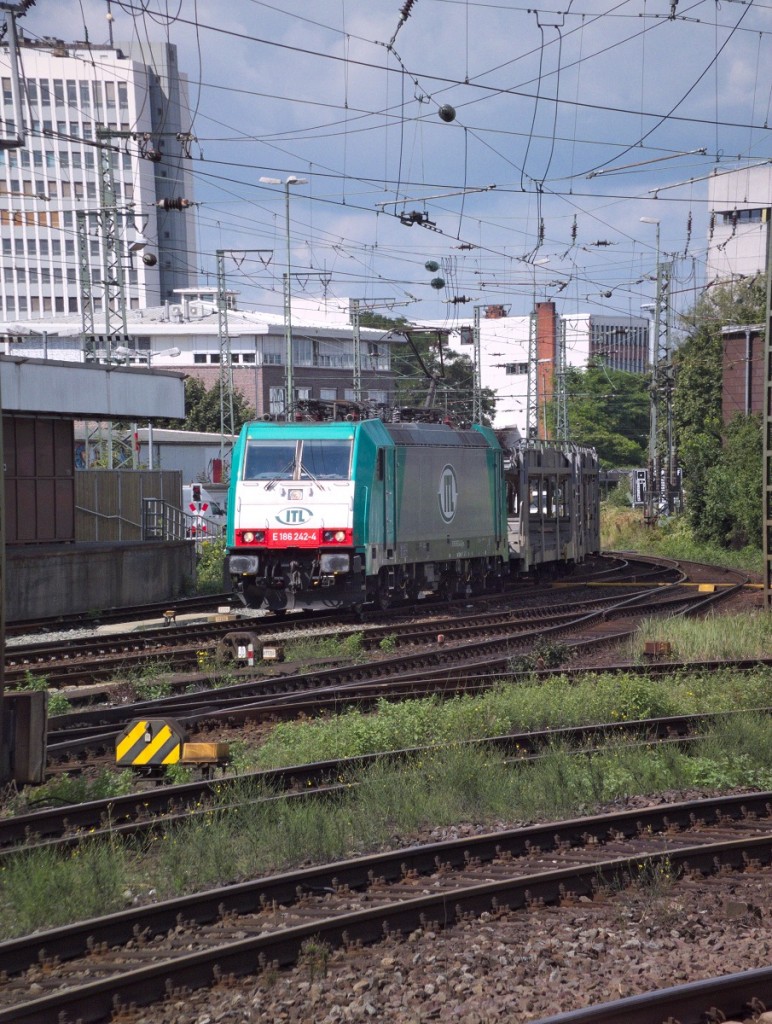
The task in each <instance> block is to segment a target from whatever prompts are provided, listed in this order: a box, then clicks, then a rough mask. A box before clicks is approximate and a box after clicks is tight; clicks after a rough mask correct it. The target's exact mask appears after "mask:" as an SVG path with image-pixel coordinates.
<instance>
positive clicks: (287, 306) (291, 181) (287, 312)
mask: <svg viewBox="0 0 772 1024" xmlns="http://www.w3.org/2000/svg"><path fill="white" fill-rule="evenodd" d="M260 181H262V182H263V184H265V185H284V216H285V223H286V235H287V271H286V273H285V275H284V344H285V350H286V355H285V359H286V368H287V369H286V385H285V397H284V415H285V417H286V419H287V420H288V421H289V420H291V419H292V418H293V414H292V407H293V405H294V393H295V388H294V381H293V373H292V370H293V367H292V285H291V283H290V281H291V278H290V267H291V262H292V247H291V241H290V199H289V197H290V185H307V184H308V178H298V177H297V176H296V175H294V174H290V175H289V177H288V178H285V179H284V181H282V180H281V178H261V179H260Z"/></svg>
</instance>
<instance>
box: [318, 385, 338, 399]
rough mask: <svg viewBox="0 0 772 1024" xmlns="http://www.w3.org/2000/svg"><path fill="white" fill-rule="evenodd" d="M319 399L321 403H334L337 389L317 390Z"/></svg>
mask: <svg viewBox="0 0 772 1024" xmlns="http://www.w3.org/2000/svg"><path fill="white" fill-rule="evenodd" d="M319 397H320V398H321V400H322V401H323V402H334V401H335V399H336V398H337V397H338V389H337V388H319Z"/></svg>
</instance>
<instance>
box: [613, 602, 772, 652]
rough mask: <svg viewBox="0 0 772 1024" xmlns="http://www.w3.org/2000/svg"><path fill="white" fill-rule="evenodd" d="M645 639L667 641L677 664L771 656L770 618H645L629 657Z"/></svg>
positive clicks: (764, 615) (763, 615) (763, 614)
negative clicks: (681, 662) (680, 662)
mask: <svg viewBox="0 0 772 1024" xmlns="http://www.w3.org/2000/svg"><path fill="white" fill-rule="evenodd" d="M647 640H667V641H669V642H670V644H671V646H672V657H673V658H674V659H675V660H677V661H710V660H720V659H723V658H745V659H748V660H752V659H753V658H768V657H769V656H770V654H772V615H770V614H769V613H768V612H764V611H759V612H758V613H756V614H749V615H716V614H715V613H711V614H710V615H708V616H707V617H706V618H704V619H684V618H681V617H678V618H671V619H647V620H646V621H645V622H643V623H641V626H640V628H639V629H638V632H637V633H636V635H635V637H634V638H633V639H632V640H631V641H630V656H631V657H632V658H635V657H636V656H638V655H640V652H641V651H642V650H643V646H644V644H645V642H646V641H647Z"/></svg>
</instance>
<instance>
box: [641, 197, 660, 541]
mask: <svg viewBox="0 0 772 1024" xmlns="http://www.w3.org/2000/svg"><path fill="white" fill-rule="evenodd" d="M641 224H655V225H656V228H657V242H656V244H657V291H656V297H655V300H654V318H653V321H652V326H651V399H650V402H649V487H648V493H647V495H646V501H645V503H644V518H646V519H648V520H649V521H650V522H654V520H655V519H656V516H657V511H658V509H659V496H660V482H661V481H660V465H659V453H658V450H657V431H658V429H659V425H658V423H657V414H658V410H657V405H658V395H657V385H658V381H657V375H658V369H659V366H658V364H659V335H660V324H661V321H662V273H661V270H660V265H659V226H660V225H659V220H658V219H657V218H656V217H641Z"/></svg>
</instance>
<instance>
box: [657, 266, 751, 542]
mask: <svg viewBox="0 0 772 1024" xmlns="http://www.w3.org/2000/svg"><path fill="white" fill-rule="evenodd" d="M765 318H766V283H765V280H764V278H763V277H756V278H748V279H746V280H743V281H736V282H731V283H728V284H726V285H721V286H718V287H715V288H712V289H711V290H710V291H709V292H706V293H705V295H703V296H702V298H701V299H700V300H699V301H698V302H697V303H696V305H695V306H694V309H693V310H691V311H690V313H688V314H687V315H686V316H685V317H684V322H685V325H686V332H687V336H686V339H685V341H684V342H683V343H682V344H681V345H680V346H679V348H678V349H676V352H675V354H674V365H675V371H676V388H675V392H674V398H673V419H674V424H675V431H676V443H677V446H678V459H679V463H680V465H681V468H682V471H683V480H684V491H685V495H686V512H687V516H688V520H689V524H690V525H691V527H692V530H693V531H694V535H695V537H697V538H698V539H701V540H709V541H713V542H714V543H717V544H721V545H726V544H737V543H748V542H754V543H759V539H760V536H761V533H760V530H761V522H760V518H759V519H758V522H757V520H756V517H755V516H754V515H753V514H752V513H751V509H750V507H749V505H750V506H754V503H755V502H756V501H757V498H756V485H757V484H758V486H759V488H760V481H761V450H760V447H758V445H759V444H760V428H759V425H758V424H757V423H755V422H754V420H753V418H751V419H750V420H749V419H747V418H746V417H743V416H740V417H739V418H738V419H737V420H736V421H734V422H733V423H732V424H730V425H729V427H725V426H724V423H723V418H722V411H721V392H722V371H723V368H722V357H723V339H722V335H721V329H722V327H724V326H725V325H726V324H756V323H761V322H764V320H765ZM757 434H759V439H756V435H757ZM743 445H745V446H747V447H746V455H747V460H746V462H745V463H744V464H742V454H743V453H742V446H743ZM757 451H758V459H757V458H756V452H757ZM760 502H761V498H760V493H759V496H758V510H759V516H760V509H761V503H760Z"/></svg>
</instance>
